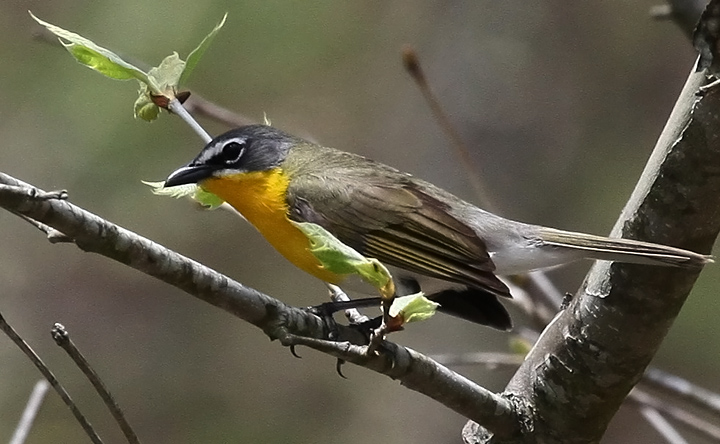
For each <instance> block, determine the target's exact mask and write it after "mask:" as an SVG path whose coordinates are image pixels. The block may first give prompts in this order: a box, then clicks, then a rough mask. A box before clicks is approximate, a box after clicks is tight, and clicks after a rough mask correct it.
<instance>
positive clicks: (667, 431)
mask: <svg viewBox="0 0 720 444" xmlns="http://www.w3.org/2000/svg"><path fill="white" fill-rule="evenodd" d="M640 414H641V415H643V417H645V419H646V420H647V422H649V423H650V425H651V426H653V428H654V429H655V430H656V431H657V432H658V433H659V434H660V436H662V437H663V438H665V441H667V442H668V443H670V444H689V443H688V442H687V440H686V439H685V438H683V436H682V435H681V434H680V432H678V431H677V429H676V428H675V427H673V426H672V424H670V422H668V420H667V419H665V417H664V416H663V415H661V414H660V412H658V411H657V410H656V409H654V408H652V407H647V406H643V407H640Z"/></svg>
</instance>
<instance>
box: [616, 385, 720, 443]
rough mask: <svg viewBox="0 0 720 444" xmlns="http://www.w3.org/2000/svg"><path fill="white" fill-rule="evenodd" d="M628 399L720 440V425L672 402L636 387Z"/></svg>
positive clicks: (716, 440) (715, 439)
mask: <svg viewBox="0 0 720 444" xmlns="http://www.w3.org/2000/svg"><path fill="white" fill-rule="evenodd" d="M628 399H629V400H630V401H632V402H635V403H637V404H640V405H644V406H650V407H652V408H654V409H655V410H657V411H658V412H660V413H662V414H664V415H666V416H668V417H670V418H672V419H674V420H675V421H677V422H679V423H680V424H683V425H684V426H686V427H688V428H690V429H692V430H694V431H696V432H698V433H700V434H702V435H704V436H705V437H707V438H709V439H711V440H713V442H720V427H718V426H717V425H716V424H713V423H711V422H708V421H705V420H704V419H701V418H698V417H697V416H696V415H694V414H692V413H690V412H688V411H687V410H685V409H682V408H678V407H676V406H674V405H673V404H671V403H668V402H665V401H663V400H660V399H658V398H657V397H655V396H653V395H651V394H649V393H647V392H645V391H643V390H640V389H638V388H635V389H633V391H632V392H630V395H629V396H628Z"/></svg>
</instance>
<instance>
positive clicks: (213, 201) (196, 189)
mask: <svg viewBox="0 0 720 444" xmlns="http://www.w3.org/2000/svg"><path fill="white" fill-rule="evenodd" d="M141 182H142V183H144V184H145V185H147V186H149V187H151V188H152V192H153V194H156V195H158V196H170V197H174V198H176V199H179V198H181V197H190V198H192V199H193V200H195V201H196V202H198V203H199V204H200V205H202V206H204V207H207V208H208V209H211V210H214V209H215V208H217V207H219V206H220V205H222V204H223V203H225V201H224V200H222V199H220V198H219V197H218V196H217V195H215V194H213V193H210V192H208V191H205V190H203V189H202V188H201V187H200V186H199V185H197V184H194V183H189V184H185V185H178V186H175V187H168V188H166V187H165V182H164V181H163V182H147V181H144V180H143V181H141Z"/></svg>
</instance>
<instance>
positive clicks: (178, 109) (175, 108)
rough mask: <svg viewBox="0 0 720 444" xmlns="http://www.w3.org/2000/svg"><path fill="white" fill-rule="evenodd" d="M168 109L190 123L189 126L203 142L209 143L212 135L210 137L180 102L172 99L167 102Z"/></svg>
mask: <svg viewBox="0 0 720 444" xmlns="http://www.w3.org/2000/svg"><path fill="white" fill-rule="evenodd" d="M168 109H170V111H172V112H173V113H175V114H176V115H177V116H178V117H180V118H181V119H182V120H183V121H184V122H185V123H187V124H188V125H190V128H192V129H193V131H195V132H196V133H197V135H198V136H200V138H201V139H202V140H203V142H205V143H209V142H210V141H211V140H212V137H210V134H208V133H207V131H205V130H204V129H203V127H202V126H200V124H199V123H198V122H197V120H195V118H194V117H193V116H192V115H190V113H189V112H187V110H186V109H185V107H184V106H183V105H182V103H180V101H179V100H178V99H172V100H171V101H170V103H169V104H168Z"/></svg>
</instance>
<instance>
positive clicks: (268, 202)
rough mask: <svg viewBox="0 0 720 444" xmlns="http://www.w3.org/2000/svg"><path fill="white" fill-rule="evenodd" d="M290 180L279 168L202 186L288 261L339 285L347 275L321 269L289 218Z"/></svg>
mask: <svg viewBox="0 0 720 444" xmlns="http://www.w3.org/2000/svg"><path fill="white" fill-rule="evenodd" d="M288 184H289V180H288V178H287V176H286V175H285V174H284V173H283V172H282V170H281V169H280V168H275V169H272V170H268V171H254V172H250V173H240V174H234V175H228V176H223V177H219V178H217V177H212V178H209V179H206V180H204V181H202V182H201V183H200V186H201V187H202V188H203V189H205V190H206V191H209V192H210V193H213V194H215V195H217V196H218V197H220V198H221V199H223V200H224V201H225V202H227V203H228V204H230V205H231V206H232V207H233V208H235V209H236V210H237V211H239V212H240V214H242V215H243V216H244V217H245V218H246V219H247V220H248V222H250V223H251V224H252V225H253V226H254V227H255V228H257V230H258V231H260V233H261V234H262V235H263V236H265V239H267V240H268V242H270V244H271V245H272V246H273V247H275V249H276V250H277V251H278V252H280V254H282V255H283V256H285V258H286V259H287V260H289V261H290V262H291V263H293V264H294V265H296V266H297V267H299V268H300V269H301V270H303V271H305V272H307V273H309V274H311V275H313V276H315V277H317V278H318V279H322V280H323V281H325V282H330V283H333V284H339V283H340V282H341V281H342V280H343V277H344V276H339V275H336V274H334V273H330V272H329V271H327V270H326V269H324V268H323V267H322V265H321V264H320V262H318V260H317V259H316V258H315V256H313V254H312V253H311V252H310V249H309V242H308V239H307V237H305V235H304V234H303V233H302V232H301V231H300V230H299V229H298V228H297V227H295V225H293V224H292V223H291V222H290V220H289V219H288V205H287V200H286V197H285V196H286V193H287V188H288Z"/></svg>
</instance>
